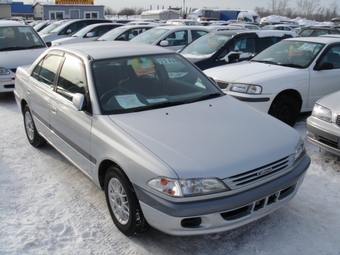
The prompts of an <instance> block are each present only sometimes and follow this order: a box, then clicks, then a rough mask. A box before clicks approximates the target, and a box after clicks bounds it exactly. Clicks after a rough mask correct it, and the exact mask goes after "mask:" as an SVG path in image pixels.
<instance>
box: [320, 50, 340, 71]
mask: <svg viewBox="0 0 340 255" xmlns="http://www.w3.org/2000/svg"><path fill="white" fill-rule="evenodd" d="M323 62H328V63H331V64H332V65H333V68H334V69H340V46H333V47H332V48H330V49H329V50H328V51H327V53H326V55H324V56H323V58H322V60H321V63H323Z"/></svg>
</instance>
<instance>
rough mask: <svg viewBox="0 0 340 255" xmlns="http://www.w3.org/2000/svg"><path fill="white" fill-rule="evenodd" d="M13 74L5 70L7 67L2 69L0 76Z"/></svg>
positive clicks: (0, 68) (0, 69)
mask: <svg viewBox="0 0 340 255" xmlns="http://www.w3.org/2000/svg"><path fill="white" fill-rule="evenodd" d="M10 73H11V72H10V71H9V70H8V69H7V68H5V67H0V75H9V74H10Z"/></svg>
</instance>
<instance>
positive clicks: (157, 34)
mask: <svg viewBox="0 0 340 255" xmlns="http://www.w3.org/2000/svg"><path fill="white" fill-rule="evenodd" d="M212 29H213V28H212V27H209V26H160V27H155V28H152V29H149V30H148V31H146V32H144V33H142V34H140V35H138V36H136V37H135V38H133V39H131V40H130V42H138V43H144V44H152V45H158V46H162V47H165V48H167V49H170V50H173V51H176V50H179V49H181V48H183V47H184V46H185V45H187V44H188V43H190V42H192V41H194V40H196V39H197V38H199V37H201V36H202V35H205V34H207V33H209V32H210V31H211V30H212Z"/></svg>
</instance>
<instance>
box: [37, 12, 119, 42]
mask: <svg viewBox="0 0 340 255" xmlns="http://www.w3.org/2000/svg"><path fill="white" fill-rule="evenodd" d="M97 23H112V21H111V20H108V19H75V20H69V21H67V22H65V23H63V24H61V25H60V26H57V27H56V28H55V29H53V30H51V31H49V32H48V34H44V33H40V36H41V38H42V39H43V40H44V41H45V42H46V44H47V46H51V44H52V41H54V40H57V39H60V38H63V37H66V36H70V35H73V34H74V33H76V32H77V31H78V30H80V29H82V28H83V27H86V26H88V25H91V24H97Z"/></svg>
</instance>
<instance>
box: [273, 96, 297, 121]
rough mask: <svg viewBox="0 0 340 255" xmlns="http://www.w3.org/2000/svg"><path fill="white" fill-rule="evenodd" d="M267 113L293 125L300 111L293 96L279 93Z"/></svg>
mask: <svg viewBox="0 0 340 255" xmlns="http://www.w3.org/2000/svg"><path fill="white" fill-rule="evenodd" d="M268 113H269V114H270V115H272V116H274V117H275V118H277V119H279V120H281V121H283V122H284V123H286V124H288V125H290V126H294V124H295V122H296V120H297V117H298V115H299V113H300V110H299V104H298V102H297V101H296V99H295V98H294V97H293V96H290V95H281V96H279V97H278V98H276V99H275V100H274V102H273V103H272V105H271V107H270V109H269V112H268Z"/></svg>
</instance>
